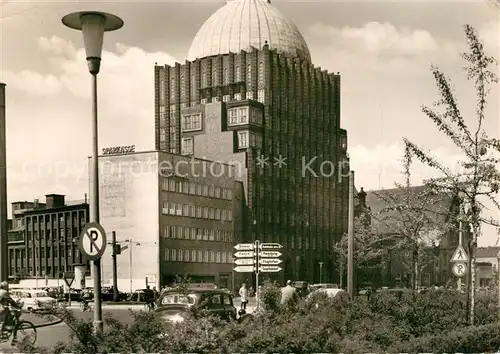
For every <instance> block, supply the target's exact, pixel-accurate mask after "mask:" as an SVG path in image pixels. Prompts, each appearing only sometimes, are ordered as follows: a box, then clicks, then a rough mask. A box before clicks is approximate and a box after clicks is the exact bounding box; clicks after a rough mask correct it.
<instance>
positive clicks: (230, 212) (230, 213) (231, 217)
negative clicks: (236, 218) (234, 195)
mask: <svg viewBox="0 0 500 354" xmlns="http://www.w3.org/2000/svg"><path fill="white" fill-rule="evenodd" d="M227 220H229V221H233V211H232V210H228V211H227Z"/></svg>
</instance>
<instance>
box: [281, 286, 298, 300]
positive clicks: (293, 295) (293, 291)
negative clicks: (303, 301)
mask: <svg viewBox="0 0 500 354" xmlns="http://www.w3.org/2000/svg"><path fill="white" fill-rule="evenodd" d="M296 299H297V288H295V287H293V286H292V281H291V280H287V282H286V286H285V287H283V288H281V304H282V305H285V304H287V303H288V302H289V301H290V300H296Z"/></svg>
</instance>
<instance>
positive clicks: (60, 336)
mask: <svg viewBox="0 0 500 354" xmlns="http://www.w3.org/2000/svg"><path fill="white" fill-rule="evenodd" d="M240 304H241V303H240V301H239V299H235V301H234V305H235V307H236V308H237V309H239V308H240ZM79 306H80V305H79V304H78V303H74V304H73V306H71V307H70V308H71V309H72V310H74V313H75V315H76V317H77V318H88V319H92V317H93V312H82V311H81V310H80V307H79ZM253 309H254V304H253V302H252V301H251V302H250V303H249V304H248V306H247V312H249V313H251V312H253ZM129 310H132V311H141V310H144V305H104V306H103V318H105V316H106V315H108V314H110V315H112V316H113V317H114V318H116V319H118V320H119V321H120V322H122V323H132V321H133V317H132V316H131V314H130V311H129ZM23 319H26V320H28V321H32V322H33V323H35V324H36V325H39V324H42V323H44V322H47V319H44V318H42V317H40V316H37V315H33V314H25V315H23ZM69 334H70V329H69V328H68V326H66V324H64V323H59V324H56V325H53V326H48V327H41V328H37V341H36V346H39V347H47V348H50V347H53V346H55V345H56V344H57V343H58V342H60V341H68V340H69ZM18 352H19V351H18V350H17V349H16V348H13V347H11V346H10V342H9V343H1V344H0V354H3V353H18Z"/></svg>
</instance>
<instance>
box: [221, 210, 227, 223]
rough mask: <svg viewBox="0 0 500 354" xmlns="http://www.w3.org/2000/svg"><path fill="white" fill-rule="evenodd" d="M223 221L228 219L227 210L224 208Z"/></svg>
mask: <svg viewBox="0 0 500 354" xmlns="http://www.w3.org/2000/svg"><path fill="white" fill-rule="evenodd" d="M221 220H222V221H226V220H227V210H222V218H221Z"/></svg>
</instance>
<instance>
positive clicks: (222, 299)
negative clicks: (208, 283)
mask: <svg viewBox="0 0 500 354" xmlns="http://www.w3.org/2000/svg"><path fill="white" fill-rule="evenodd" d="M155 312H156V313H157V314H158V315H160V316H161V317H163V318H164V319H165V320H166V321H169V322H172V323H177V322H182V321H184V320H185V319H186V318H187V317H188V316H194V317H199V316H204V315H213V316H216V317H218V318H220V319H223V320H227V321H230V320H236V318H237V313H236V308H235V307H234V305H233V297H232V296H231V294H230V293H228V292H227V291H224V290H220V289H203V288H188V289H180V288H178V289H169V290H167V291H164V292H163V293H162V294H161V295H160V298H159V299H158V303H157V308H156V310H155Z"/></svg>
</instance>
